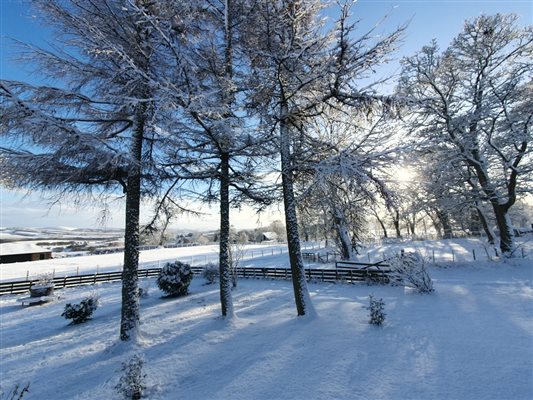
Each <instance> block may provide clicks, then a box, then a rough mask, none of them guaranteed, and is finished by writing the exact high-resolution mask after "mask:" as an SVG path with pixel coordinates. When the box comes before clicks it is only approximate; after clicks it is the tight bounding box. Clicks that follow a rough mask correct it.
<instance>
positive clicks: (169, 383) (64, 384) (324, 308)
mask: <svg viewBox="0 0 533 400" xmlns="http://www.w3.org/2000/svg"><path fill="white" fill-rule="evenodd" d="M430 274H431V275H432V276H433V278H434V279H435V288H436V292H435V293H434V294H431V295H418V294H415V293H412V292H411V291H409V290H407V289H404V288H402V287H387V286H365V285H342V284H337V285H335V284H312V285H310V290H311V296H312V299H313V302H314V304H315V306H316V309H317V311H318V317H316V318H314V319H311V318H305V317H304V318H301V317H300V318H298V317H296V316H295V308H294V304H293V295H292V286H291V283H290V282H282V281H267V280H241V281H240V282H239V287H238V288H237V290H236V291H235V292H234V302H235V309H236V312H237V315H238V318H237V319H236V320H234V321H233V322H232V323H228V322H225V321H224V320H221V319H220V318H219V317H218V315H219V304H218V298H219V295H218V290H217V287H216V285H203V283H204V281H203V279H201V278H195V280H193V283H192V285H191V294H190V295H189V296H187V297H184V298H178V299H165V298H161V292H159V290H158V289H157V288H156V287H155V284H154V281H153V280H143V281H142V286H144V287H147V286H149V287H150V289H149V296H148V298H146V299H143V300H142V301H141V306H142V332H143V339H142V341H141V342H140V344H139V345H138V346H137V348H135V349H129V348H126V347H123V346H122V345H117V343H118V324H119V315H120V312H119V310H120V285H119V284H117V283H115V284H102V285H99V286H97V287H96V291H97V292H98V294H99V296H100V299H101V304H102V305H101V307H100V308H99V309H98V310H96V312H95V314H94V318H93V320H91V321H89V322H87V323H85V324H82V325H77V326H69V325H68V324H67V321H66V320H65V319H63V318H62V317H60V314H61V312H62V310H63V308H64V306H65V303H67V302H78V301H80V300H81V299H82V298H83V296H85V295H87V294H88V293H90V292H91V291H92V290H95V289H94V288H93V287H78V288H70V289H65V290H61V291H60V292H58V293H60V294H61V299H60V300H59V302H57V303H55V304H48V305H43V306H34V307H28V308H22V307H21V306H20V304H19V303H17V298H18V297H20V296H13V295H10V296H3V297H0V318H1V327H0V330H1V331H0V341H1V352H0V357H1V358H0V359H1V365H0V367H1V368H0V374H1V375H0V378H1V379H0V382H1V386H2V389H3V390H4V391H7V390H9V389H11V388H12V387H13V386H14V385H15V384H17V383H19V384H22V385H24V384H26V383H28V382H29V383H30V392H29V393H28V394H27V396H25V399H26V398H27V399H58V398H61V399H114V398H118V395H117V394H116V392H115V389H114V386H115V385H116V384H117V382H118V379H119V376H120V369H121V364H122V362H123V361H124V360H125V359H128V358H129V357H130V356H131V354H132V352H133V351H137V352H139V353H142V354H143V355H144V358H145V372H146V374H147V378H146V379H147V386H148V389H147V393H146V398H149V399H183V400H188V399H190V400H197V399H221V400H225V399H228V400H229V399H231V400H241V399H242V400H245V399H246V400H249V399H265V400H266V399H268V400H271V399H302V400H304V399H320V400H333V399H335V400H342V399H346V400H347V399H376V400H377V399H410V400H418V399H420V400H427V399H432V400H437V399H464V400H474V399H487V400H488V399H495V400H496V399H497V400H530V399H532V398H533V379H532V378H533V287H532V282H533V266H532V263H531V261H530V260H511V261H507V262H488V261H484V262H477V263H468V264H463V265H461V264H458V265H455V266H453V267H448V268H442V267H431V268H430ZM369 294H373V295H375V296H377V297H382V298H383V299H384V300H385V303H386V313H387V318H386V321H385V325H384V326H383V327H375V326H371V325H369V324H368V323H367V321H368V317H367V315H368V311H367V310H366V309H365V306H366V305H367V304H368V295H369Z"/></svg>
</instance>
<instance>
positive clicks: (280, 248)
mask: <svg viewBox="0 0 533 400" xmlns="http://www.w3.org/2000/svg"><path fill="white" fill-rule="evenodd" d="M21 243H23V242H21ZM280 253H285V254H284V255H283V258H284V259H286V258H287V254H286V253H287V247H286V245H283V244H281V245H279V244H271V245H247V246H245V254H244V258H247V259H253V258H256V257H259V256H262V255H267V254H271V255H272V254H280ZM218 257H219V254H218V245H209V246H194V247H178V248H160V249H154V250H144V251H141V252H140V256H139V260H140V261H139V262H140V268H159V267H162V266H163V265H164V263H166V262H174V261H176V260H177V259H179V260H180V261H182V262H185V263H189V264H191V265H205V264H207V263H208V262H215V263H218ZM123 262H124V255H123V253H113V254H99V255H91V256H80V257H68V258H59V259H50V260H40V261H32V262H20V263H10V264H0V281H8V280H23V279H26V276H28V277H29V278H30V279H37V278H38V277H39V276H42V275H45V274H54V275H55V276H65V275H77V274H84V273H87V274H90V273H95V272H112V271H121V270H122V264H123Z"/></svg>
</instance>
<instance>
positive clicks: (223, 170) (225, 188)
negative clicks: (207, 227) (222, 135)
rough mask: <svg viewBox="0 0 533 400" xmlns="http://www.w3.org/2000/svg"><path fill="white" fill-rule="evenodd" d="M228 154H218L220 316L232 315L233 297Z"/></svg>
mask: <svg viewBox="0 0 533 400" xmlns="http://www.w3.org/2000/svg"><path fill="white" fill-rule="evenodd" d="M229 233H230V221H229V154H228V153H222V154H221V156H220V253H219V271H220V305H221V308H222V316H224V317H227V316H229V317H232V316H233V299H232V297H231V285H232V282H231V268H230V263H229V259H230V257H229V245H230V244H229Z"/></svg>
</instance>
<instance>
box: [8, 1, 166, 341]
mask: <svg viewBox="0 0 533 400" xmlns="http://www.w3.org/2000/svg"><path fill="white" fill-rule="evenodd" d="M134 3H135V7H131V5H132V4H133V2H130V1H111V0H94V1H91V2H81V1H78V0H68V1H60V0H54V1H48V0H46V1H44V0H34V1H33V4H34V5H35V6H36V7H37V9H38V11H39V13H40V14H39V15H40V16H41V17H42V18H44V19H45V20H46V21H47V23H48V24H49V25H50V26H52V27H53V28H55V29H56V33H57V37H58V39H59V40H61V41H62V43H63V44H64V49H61V50H59V49H58V50H56V51H48V50H44V49H39V48H34V47H32V46H30V45H22V47H23V49H25V51H26V55H25V57H24V58H23V60H31V62H32V63H38V66H39V70H38V72H40V73H41V74H42V75H43V76H45V77H47V78H48V79H50V80H51V81H56V82H59V83H60V86H59V87H54V86H51V85H50V86H39V87H35V86H32V85H29V84H25V83H19V82H9V81H3V82H2V83H1V86H0V88H1V94H2V97H3V101H2V108H3V112H2V126H3V131H4V132H5V133H6V135H7V140H8V141H9V143H10V144H11V145H12V146H11V147H9V148H5V149H3V151H2V157H1V164H2V167H3V168H4V170H5V171H7V172H8V175H9V177H10V181H11V182H15V183H16V185H18V186H22V187H26V188H30V189H31V188H33V189H59V190H63V191H62V192H60V194H65V193H69V192H70V193H83V194H90V193H92V191H93V190H94V188H100V190H101V193H102V194H105V193H106V192H108V191H110V190H111V191H114V190H116V187H117V186H118V187H119V188H121V189H122V190H123V192H124V193H125V196H126V225H125V250H124V269H123V275H122V309H121V322H120V339H121V340H123V341H129V340H132V339H133V340H134V339H135V338H136V336H137V334H138V325H139V319H140V306H139V298H138V284H137V281H138V277H137V268H138V258H139V209H140V201H141V195H142V194H143V193H145V194H154V193H155V192H156V191H157V189H154V187H155V185H154V182H157V181H158V179H159V178H158V177H157V174H156V173H155V172H154V167H153V166H154V161H153V156H154V154H156V153H157V151H156V150H155V145H154V141H153V140H154V136H155V132H154V130H153V121H154V119H155V118H156V115H155V113H154V110H155V104H154V93H152V89H151V88H152V85H151V84H150V83H151V80H152V78H153V77H154V76H157V73H155V68H154V60H153V58H154V55H155V50H154V49H155V46H154V44H153V36H152V34H151V28H150V24H148V23H147V21H146V20H144V19H143V18H142V17H143V14H142V13H139V12H138V10H139V9H142V10H145V11H146V10H147V9H148V8H150V7H151V6H152V5H151V3H150V2H148V1H144V0H137V1H135V2H134ZM34 65H35V64H34ZM19 138H22V141H23V143H29V144H30V145H31V146H32V148H35V149H36V150H35V151H29V150H18V149H17V148H16V146H17V140H19ZM148 141H150V145H149V146H148V147H147V148H145V144H146V143H147V142H148Z"/></svg>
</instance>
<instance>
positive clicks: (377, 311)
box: [367, 295, 387, 326]
mask: <svg viewBox="0 0 533 400" xmlns="http://www.w3.org/2000/svg"><path fill="white" fill-rule="evenodd" d="M369 301H370V303H369V305H368V307H367V310H368V311H369V312H370V314H369V317H370V320H369V321H368V323H370V324H372V325H378V326H379V325H383V322H384V321H385V316H386V315H387V314H385V302H384V301H383V299H376V298H374V296H372V295H370V296H369Z"/></svg>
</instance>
